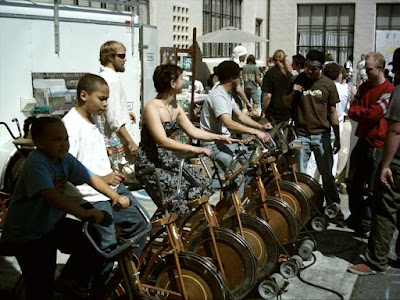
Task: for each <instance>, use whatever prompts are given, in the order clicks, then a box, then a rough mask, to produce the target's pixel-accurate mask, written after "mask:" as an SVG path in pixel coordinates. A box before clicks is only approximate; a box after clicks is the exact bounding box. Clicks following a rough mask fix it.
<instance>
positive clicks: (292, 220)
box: [244, 196, 299, 244]
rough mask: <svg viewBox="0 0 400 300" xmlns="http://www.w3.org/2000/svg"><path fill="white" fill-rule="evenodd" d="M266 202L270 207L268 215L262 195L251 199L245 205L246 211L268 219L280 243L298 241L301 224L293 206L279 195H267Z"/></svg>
mask: <svg viewBox="0 0 400 300" xmlns="http://www.w3.org/2000/svg"><path fill="white" fill-rule="evenodd" d="M265 202H266V205H267V207H268V216H267V214H266V212H265V209H264V205H263V202H262V200H261V196H258V197H257V198H251V199H250V201H249V202H248V203H247V204H246V205H245V206H244V208H245V210H246V213H248V214H251V215H255V216H257V217H259V218H261V219H263V220H265V221H267V222H268V224H269V225H270V226H271V227H272V229H273V230H274V232H275V235H276V237H277V239H278V241H279V243H281V244H286V243H291V242H294V241H296V239H297V236H298V235H299V226H298V221H297V218H296V213H295V211H294V210H293V208H292V207H291V206H290V205H288V204H287V203H285V202H284V201H282V200H281V199H280V198H277V197H272V196H267V197H266V199H265Z"/></svg>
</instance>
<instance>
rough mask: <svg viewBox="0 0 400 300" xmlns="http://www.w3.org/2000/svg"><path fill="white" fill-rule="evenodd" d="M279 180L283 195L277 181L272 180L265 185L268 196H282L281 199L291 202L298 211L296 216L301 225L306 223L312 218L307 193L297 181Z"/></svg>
mask: <svg viewBox="0 0 400 300" xmlns="http://www.w3.org/2000/svg"><path fill="white" fill-rule="evenodd" d="M278 182H279V188H280V190H281V194H282V197H279V196H280V195H279V190H278V187H277V185H276V182H275V181H271V182H270V183H268V185H267V186H266V187H265V191H266V194H267V195H268V196H274V197H278V198H281V200H283V201H284V202H286V203H287V204H289V205H290V206H291V207H292V208H293V210H294V211H295V212H296V216H297V218H298V219H299V221H300V223H301V225H305V224H306V223H307V222H308V220H309V219H310V215H311V210H310V205H309V201H310V200H309V199H308V197H307V195H306V194H305V193H304V191H303V190H302V189H301V187H300V186H299V185H297V184H296V183H293V182H290V181H287V180H279V181H278Z"/></svg>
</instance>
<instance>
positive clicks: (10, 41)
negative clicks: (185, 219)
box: [0, 1, 157, 188]
mask: <svg viewBox="0 0 400 300" xmlns="http://www.w3.org/2000/svg"><path fill="white" fill-rule="evenodd" d="M56 2H57V1H55V3H56ZM133 21H134V18H133V16H132V14H131V13H124V12H120V13H115V12H110V11H107V10H103V9H94V8H82V7H72V6H71V7H70V6H61V5H60V6H58V5H57V4H55V5H46V4H40V5H39V4H34V3H31V2H23V1H14V2H12V1H0V28H1V29H0V44H1V49H0V122H5V123H8V124H9V125H10V127H11V128H12V129H13V130H14V132H15V133H17V132H16V127H15V124H13V123H12V122H11V120H12V119H13V118H17V119H18V120H19V121H20V123H23V121H24V119H25V118H26V117H27V116H29V111H28V110H30V108H31V106H32V105H33V104H34V103H35V102H36V103H37V104H48V105H49V106H50V107H52V110H57V109H59V108H60V107H61V108H65V107H64V105H65V106H68V105H70V106H73V105H74V101H76V100H75V99H74V97H76V91H75V90H74V87H71V86H69V85H71V82H72V86H73V80H70V84H68V82H67V81H68V80H67V79H66V78H68V77H71V76H72V77H73V78H74V80H75V81H76V76H77V75H79V74H80V73H95V74H98V72H99V68H100V62H99V49H100V46H101V45H102V44H103V43H104V42H105V41H107V40H117V41H121V42H122V43H123V44H124V45H125V46H126V48H127V63H126V71H125V72H124V73H122V74H121V79H122V82H123V85H124V88H125V92H126V94H127V98H128V102H129V103H128V106H130V108H131V109H132V110H133V111H134V112H135V113H136V115H137V116H138V117H139V116H140V107H141V102H140V90H141V83H140V78H141V70H142V67H141V64H140V53H139V50H140V49H139V43H140V41H139V26H138V25H135V24H133V23H134V22H133ZM155 63H157V62H155ZM74 76H75V77H74ZM49 78H50V79H49ZM41 92H42V94H41ZM74 93H75V94H74ZM40 95H42V96H40ZM49 95H50V96H49ZM34 97H35V98H36V99H33V98H34ZM39 98H40V99H39ZM41 102H44V103H41ZM56 102H57V103H56ZM56 105H58V106H57V107H58V108H56ZM138 126H139V125H138V124H136V134H135V142H139V138H140V135H139V127H138ZM15 152H16V148H15V147H14V146H13V144H12V138H11V136H10V135H9V133H8V132H7V130H6V128H5V127H4V126H0V188H3V186H2V185H3V183H4V178H5V174H6V172H7V166H8V165H9V162H10V159H11V158H12V156H13V154H14V153H15Z"/></svg>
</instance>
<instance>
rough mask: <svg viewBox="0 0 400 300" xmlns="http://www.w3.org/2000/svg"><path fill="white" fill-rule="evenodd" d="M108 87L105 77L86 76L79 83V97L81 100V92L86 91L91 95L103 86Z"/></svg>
mask: <svg viewBox="0 0 400 300" xmlns="http://www.w3.org/2000/svg"><path fill="white" fill-rule="evenodd" d="M103 85H107V82H106V81H105V80H104V78H103V77H101V76H99V75H95V74H85V75H83V76H82V77H81V79H80V80H79V82H78V87H77V96H78V100H81V98H80V97H81V92H82V91H86V92H87V93H88V94H89V95H90V94H91V93H93V92H95V91H97V90H98V89H99V88H100V87H101V86H103Z"/></svg>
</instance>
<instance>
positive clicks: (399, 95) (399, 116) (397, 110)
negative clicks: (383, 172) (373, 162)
mask: <svg viewBox="0 0 400 300" xmlns="http://www.w3.org/2000/svg"><path fill="white" fill-rule="evenodd" d="M385 119H388V120H393V121H396V122H400V86H397V87H396V88H395V89H394V91H393V92H392V96H391V99H390V102H389V107H388V110H387V111H386V114H385ZM392 163H394V164H396V165H400V146H399V148H397V151H396V154H395V155H394V157H393V160H392Z"/></svg>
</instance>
